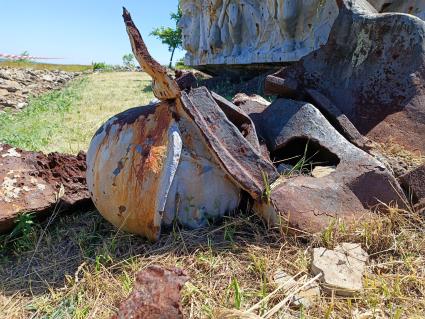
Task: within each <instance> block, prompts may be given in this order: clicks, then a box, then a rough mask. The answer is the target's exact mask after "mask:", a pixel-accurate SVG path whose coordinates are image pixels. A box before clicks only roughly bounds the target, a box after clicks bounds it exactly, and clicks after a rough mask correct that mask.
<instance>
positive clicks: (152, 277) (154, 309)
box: [111, 266, 189, 319]
mask: <svg viewBox="0 0 425 319" xmlns="http://www.w3.org/2000/svg"><path fill="white" fill-rule="evenodd" d="M188 279H189V277H188V276H187V275H186V274H185V273H184V271H182V270H181V269H177V268H173V269H165V268H162V267H159V266H150V267H148V268H147V269H145V270H143V271H141V272H139V273H138V274H137V277H136V283H135V287H134V288H133V291H132V293H131V294H130V296H129V297H128V298H127V300H125V301H124V302H122V303H121V305H120V306H119V310H118V313H117V314H116V315H114V316H113V317H112V318H111V319H128V318H132V319H179V318H183V313H182V309H181V305H180V290H181V289H182V288H183V285H184V284H185V282H186V281H187V280H188Z"/></svg>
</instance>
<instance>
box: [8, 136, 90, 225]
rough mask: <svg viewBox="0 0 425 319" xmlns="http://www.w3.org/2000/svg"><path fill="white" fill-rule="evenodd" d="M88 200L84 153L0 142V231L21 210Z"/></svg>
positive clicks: (43, 209) (47, 208) (46, 209)
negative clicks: (35, 149)
mask: <svg viewBox="0 0 425 319" xmlns="http://www.w3.org/2000/svg"><path fill="white" fill-rule="evenodd" d="M84 203H91V200H90V195H89V192H88V190H87V186H86V156H85V154H84V153H80V154H78V155H77V156H73V155H66V154H59V153H51V154H48V155H45V154H43V153H39V152H28V151H23V150H20V149H15V148H12V147H11V146H9V145H2V144H0V232H1V231H6V230H8V229H10V228H11V227H13V223H14V221H15V219H16V218H17V217H18V216H19V215H20V214H22V213H27V212H34V213H46V212H49V211H52V210H53V209H54V208H55V207H57V208H58V209H61V210H63V209H66V208H69V207H70V206H73V205H78V204H84Z"/></svg>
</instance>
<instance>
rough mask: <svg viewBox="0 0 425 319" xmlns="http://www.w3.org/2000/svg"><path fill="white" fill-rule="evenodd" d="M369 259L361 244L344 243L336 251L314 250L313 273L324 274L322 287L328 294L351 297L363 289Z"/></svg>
mask: <svg viewBox="0 0 425 319" xmlns="http://www.w3.org/2000/svg"><path fill="white" fill-rule="evenodd" d="M368 258H369V257H368V254H367V253H366V252H365V251H364V250H363V249H362V248H361V246H360V245H359V244H352V243H342V244H341V245H339V246H337V247H336V248H335V249H334V250H328V249H326V248H314V249H313V253H312V263H311V272H312V274H313V275H318V274H323V276H322V277H321V282H322V283H321V285H322V287H323V289H324V290H325V291H327V292H328V293H332V292H335V294H337V295H339V296H348V297H351V296H353V295H355V294H356V293H359V292H360V291H361V290H362V289H363V273H364V271H365V267H366V262H367V261H368Z"/></svg>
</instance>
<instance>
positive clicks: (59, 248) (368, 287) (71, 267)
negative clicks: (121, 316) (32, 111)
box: [0, 73, 425, 319]
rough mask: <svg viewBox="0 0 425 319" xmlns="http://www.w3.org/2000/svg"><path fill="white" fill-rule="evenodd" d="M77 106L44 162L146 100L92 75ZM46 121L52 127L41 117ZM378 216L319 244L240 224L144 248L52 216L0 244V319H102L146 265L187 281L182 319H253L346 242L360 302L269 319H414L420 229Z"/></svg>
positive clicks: (421, 285) (177, 235)
mask: <svg viewBox="0 0 425 319" xmlns="http://www.w3.org/2000/svg"><path fill="white" fill-rule="evenodd" d="M72 85H74V84H72ZM76 94H77V95H78V98H75V99H73V104H72V107H71V108H70V109H69V110H68V111H66V112H64V115H63V119H61V118H60V123H62V125H60V126H59V125H58V126H57V127H56V128H55V131H54V132H55V134H51V135H52V136H51V139H49V143H47V144H46V146H44V147H43V150H45V151H53V150H60V151H67V152H73V153H75V152H77V151H78V150H79V149H85V148H86V147H87V144H88V141H89V139H90V138H91V135H92V134H93V132H94V131H95V130H96V129H97V127H98V126H99V125H100V124H101V123H102V122H103V121H104V120H105V119H106V118H108V117H109V116H110V115H112V114H114V113H117V112H119V111H121V110H124V109H126V108H128V107H130V106H135V105H140V104H144V103H146V102H148V101H149V100H150V99H151V98H152V94H151V92H150V89H149V82H148V78H147V76H146V75H144V74H140V73H137V74H131V73H103V74H92V75H90V76H89V77H88V79H87V80H84V83H82V84H81V85H80V86H79V87H78V91H77V92H76ZM45 116H46V117H47V118H48V119H51V120H52V121H54V120H55V119H54V116H53V115H52V114H51V113H46V114H45ZM61 116H62V115H61ZM21 125H26V122H22V123H21ZM62 126H63V127H62ZM65 141H66V142H65ZM378 216H379V218H377V219H376V220H374V221H373V222H369V223H363V222H359V223H358V224H357V225H352V226H350V227H349V226H347V225H344V224H343V223H340V222H335V223H333V224H331V225H329V227H328V229H327V230H326V231H324V232H323V233H322V234H319V235H315V236H313V235H305V236H303V237H294V236H287V235H282V234H281V233H280V232H279V231H277V230H273V229H268V228H267V227H266V225H264V223H263V222H262V221H261V220H260V219H259V218H257V217H255V216H253V215H250V214H249V213H241V214H237V216H233V217H228V218H226V219H225V220H224V221H223V222H222V223H220V224H218V225H211V226H210V227H208V228H205V229H199V230H194V231H190V230H185V229H180V228H179V227H178V226H177V225H176V226H175V227H174V228H173V229H171V230H169V231H166V232H165V233H164V234H163V236H162V237H161V240H160V241H159V242H157V243H150V242H148V241H146V240H144V239H142V238H140V237H137V236H134V235H130V234H126V233H122V232H119V231H117V230H116V229H115V228H113V227H112V226H111V225H110V224H109V223H107V222H106V221H105V220H104V219H103V218H102V217H101V216H100V215H99V214H98V213H97V212H96V211H82V212H74V214H72V215H59V216H57V215H56V214H55V215H54V218H53V220H50V221H46V222H44V223H42V224H37V223H36V224H34V225H33V226H31V227H30V228H29V229H27V231H26V232H24V234H23V235H22V234H21V235H19V236H15V237H13V238H9V237H7V236H6V237H3V238H1V240H0V249H1V250H0V317H1V318H11V319H13V318H78V319H80V318H108V317H110V315H111V314H113V313H114V311H115V310H116V309H117V306H118V304H119V302H120V301H121V300H122V299H123V298H125V297H126V296H127V295H128V294H129V293H130V291H131V288H132V286H133V282H134V278H135V274H136V272H137V271H139V270H140V269H141V268H143V267H146V266H148V265H151V264H159V265H164V266H178V267H181V268H183V269H185V270H186V271H187V272H188V274H189V275H190V278H191V279H190V281H189V282H188V283H187V284H186V286H185V288H184V290H183V292H182V300H183V307H184V312H185V315H186V317H187V318H235V316H234V315H233V316H232V315H231V314H230V313H233V314H235V313H236V311H237V310H238V311H239V313H244V312H245V311H246V310H248V309H250V308H252V307H253V306H254V305H258V307H257V308H255V310H253V311H251V312H252V314H255V315H258V316H260V317H261V316H264V314H266V313H267V312H268V311H270V310H271V309H272V308H273V307H275V306H276V305H278V304H279V303H281V302H282V300H284V299H285V297H288V294H290V293H291V292H285V291H283V290H278V291H277V292H276V293H275V294H273V295H272V296H271V297H269V296H270V294H271V293H272V292H273V291H274V290H275V289H276V286H275V284H274V282H273V280H272V278H273V275H274V272H275V271H276V270H277V269H278V268H280V269H283V270H284V271H285V272H287V273H289V274H291V275H294V276H295V275H297V276H298V277H301V278H304V280H305V281H306V280H309V279H310V278H311V277H310V275H309V265H310V253H309V250H310V248H312V247H316V246H326V247H328V248H332V247H334V246H335V245H337V244H338V243H339V242H343V241H350V242H358V243H361V244H362V247H363V248H364V249H365V250H366V251H367V252H368V253H369V254H370V255H371V261H370V264H369V266H368V270H367V274H366V276H365V279H364V285H365V290H364V292H363V293H361V294H359V295H358V296H356V297H355V298H339V297H336V296H326V295H322V297H321V298H320V299H319V300H318V301H317V302H316V304H315V305H314V306H313V307H311V308H309V309H293V308H290V307H289V306H288V304H287V303H283V304H282V305H281V307H280V308H279V311H278V313H276V314H275V315H274V316H273V317H272V318H394V319H398V318H423V315H424V313H425V295H424V294H425V223H424V220H423V219H422V218H421V217H420V216H419V215H418V214H416V213H415V212H409V211H399V210H397V209H390V210H389V212H388V213H385V214H379V215H378ZM238 308H239V309H238ZM226 310H230V311H231V312H229V311H226ZM223 313H226V315H227V317H225V316H224V315H223ZM237 316H241V315H236V317H237ZM247 318H248V317H247Z"/></svg>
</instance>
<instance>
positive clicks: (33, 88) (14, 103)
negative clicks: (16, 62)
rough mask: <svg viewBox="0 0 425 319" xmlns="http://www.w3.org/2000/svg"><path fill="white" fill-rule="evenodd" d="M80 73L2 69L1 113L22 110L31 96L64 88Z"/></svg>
mask: <svg viewBox="0 0 425 319" xmlns="http://www.w3.org/2000/svg"><path fill="white" fill-rule="evenodd" d="M80 74H81V73H80V72H65V71H49V70H32V69H14V68H0V112H1V111H4V110H6V109H12V110H20V109H22V108H24V107H25V106H27V104H28V99H29V98H30V97H31V96H39V95H41V94H43V93H46V92H48V91H50V90H55V89H59V88H61V87H63V86H64V85H65V84H66V83H67V82H68V81H70V80H72V79H73V78H75V77H76V76H78V75H80Z"/></svg>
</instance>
